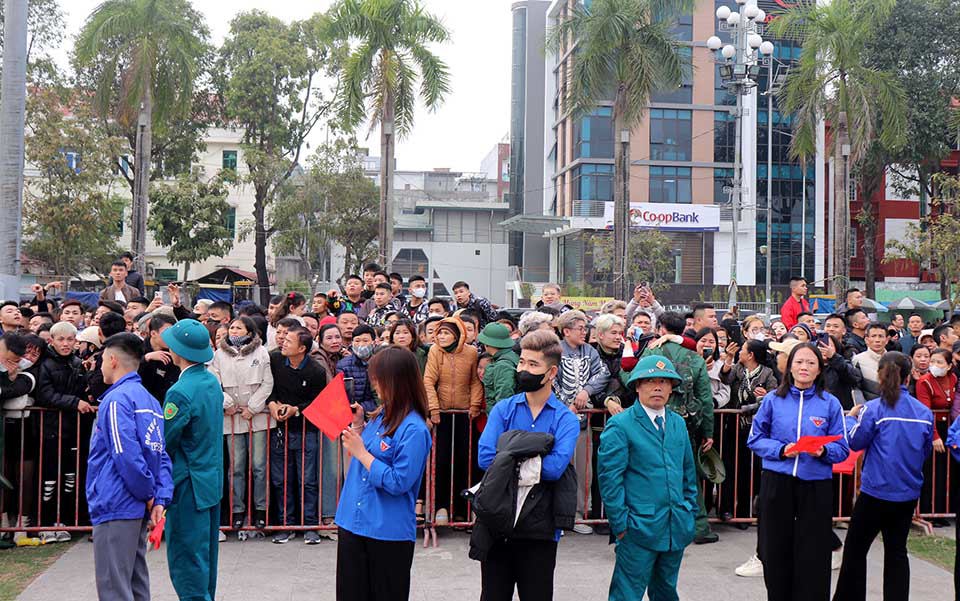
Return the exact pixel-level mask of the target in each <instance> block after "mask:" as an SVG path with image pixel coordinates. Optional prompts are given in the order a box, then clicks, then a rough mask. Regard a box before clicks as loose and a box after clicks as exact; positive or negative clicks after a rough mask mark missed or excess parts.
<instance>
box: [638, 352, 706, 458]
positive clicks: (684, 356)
mask: <svg viewBox="0 0 960 601" xmlns="http://www.w3.org/2000/svg"><path fill="white" fill-rule="evenodd" d="M650 355H660V356H661V357H666V358H667V359H670V361H672V362H673V365H674V367H675V368H676V370H677V373H679V374H680V377H682V378H683V379H684V384H685V385H686V386H691V387H692V389H693V397H694V399H695V401H694V402H695V403H696V404H698V405H699V407H698V408H696V411H697V416H696V419H698V420H699V422H700V423H699V425H698V428H697V434H699V436H700V437H701V440H704V439H707V438H713V388H712V387H711V386H710V376H709V375H708V374H707V363H706V362H705V361H704V360H703V357H701V356H700V355H698V354H696V353H695V352H693V351H691V350H688V349H685V348H683V347H682V346H680V345H679V344H677V343H675V342H665V343H663V344H662V345H660V346H659V347H657V348H655V349H647V350H646V351H644V352H643V355H642V356H643V357H649V356H650ZM629 377H630V376H629V374H627V376H626V378H624V379H623V381H624V383H626V381H627V380H628V379H629ZM682 400H683V393H682V392H680V387H679V386H674V387H673V394H672V395H671V396H670V405H669V406H670V408H671V409H673V408H675V407H678V406H679V405H681V404H682ZM691 409H694V408H693V407H691Z"/></svg>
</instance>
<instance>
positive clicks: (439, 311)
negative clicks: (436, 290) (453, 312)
mask: <svg viewBox="0 0 960 601" xmlns="http://www.w3.org/2000/svg"><path fill="white" fill-rule="evenodd" d="M427 316H428V317H439V318H440V319H446V318H447V317H450V305H449V304H447V301H445V300H443V299H442V298H431V299H430V300H428V301H427Z"/></svg>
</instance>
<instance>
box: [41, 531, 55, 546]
mask: <svg viewBox="0 0 960 601" xmlns="http://www.w3.org/2000/svg"><path fill="white" fill-rule="evenodd" d="M38 538H39V539H40V544H41V545H49V544H51V543H55V542H57V533H56V532H53V531H51V530H43V531H42V532H40V535H39V537H38Z"/></svg>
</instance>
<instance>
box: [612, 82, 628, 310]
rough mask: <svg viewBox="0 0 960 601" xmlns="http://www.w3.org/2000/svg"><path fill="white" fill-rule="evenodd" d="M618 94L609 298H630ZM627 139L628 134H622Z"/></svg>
mask: <svg viewBox="0 0 960 601" xmlns="http://www.w3.org/2000/svg"><path fill="white" fill-rule="evenodd" d="M622 95H623V93H622V92H618V93H617V99H616V102H615V105H614V112H613V114H614V118H613V135H614V144H613V149H614V150H613V163H614V164H613V173H614V186H613V295H614V298H618V299H628V298H630V293H629V287H630V283H629V282H628V278H627V260H628V259H627V254H628V253H627V248H628V246H627V244H628V238H629V234H630V229H629V228H630V142H629V138H627V141H626V142H624V141H623V140H624V138H623V136H624V130H625V125H624V121H623V110H621V106H622ZM626 133H627V136H629V132H626Z"/></svg>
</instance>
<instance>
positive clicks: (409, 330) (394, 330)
mask: <svg viewBox="0 0 960 601" xmlns="http://www.w3.org/2000/svg"><path fill="white" fill-rule="evenodd" d="M388 329H389V332H390V344H392V345H393V346H398V347H400V348H405V349H407V350H408V351H410V352H411V353H413V354H414V356H415V357H416V358H417V365H419V366H420V373H421V374H422V373H423V370H424V368H425V367H426V366H427V349H425V348H423V346H421V344H420V337H419V336H417V326H416V325H415V324H414V323H413V322H412V321H411V320H409V319H400V320H398V321H395V322H394V323H392V324H391V325H390V327H389V328H388Z"/></svg>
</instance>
